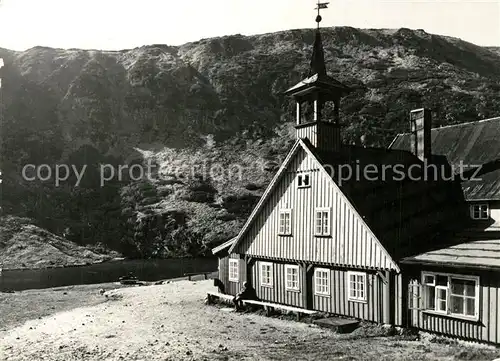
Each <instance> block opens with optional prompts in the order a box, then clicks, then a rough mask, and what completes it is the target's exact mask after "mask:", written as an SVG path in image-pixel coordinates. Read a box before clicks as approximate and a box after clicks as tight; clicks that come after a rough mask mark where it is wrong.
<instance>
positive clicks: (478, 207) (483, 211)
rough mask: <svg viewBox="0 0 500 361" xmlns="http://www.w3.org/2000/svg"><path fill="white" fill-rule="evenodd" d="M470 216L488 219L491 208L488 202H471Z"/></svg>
mask: <svg viewBox="0 0 500 361" xmlns="http://www.w3.org/2000/svg"><path fill="white" fill-rule="evenodd" d="M470 216H471V218H472V219H488V218H489V217H490V210H489V207H488V204H487V203H481V204H471V206H470Z"/></svg>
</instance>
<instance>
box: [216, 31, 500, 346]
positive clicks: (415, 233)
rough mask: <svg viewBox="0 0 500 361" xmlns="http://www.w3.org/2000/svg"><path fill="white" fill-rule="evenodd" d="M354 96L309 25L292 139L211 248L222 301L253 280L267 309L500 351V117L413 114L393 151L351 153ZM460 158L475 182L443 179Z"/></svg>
mask: <svg viewBox="0 0 500 361" xmlns="http://www.w3.org/2000/svg"><path fill="white" fill-rule="evenodd" d="M349 91H350V90H349V87H347V86H346V85H344V84H342V83H340V82H339V81H337V80H335V79H333V78H331V77H329V76H328V75H327V72H326V64H325V59H324V51H323V45H322V39H321V32H320V29H319V27H318V29H317V31H316V34H315V40H314V45H313V54H312V59H311V66H310V74H309V76H308V77H307V78H306V79H304V80H302V81H300V82H299V83H298V84H296V85H295V86H293V87H291V88H290V89H288V90H287V91H286V94H287V95H288V96H290V97H291V98H292V99H293V101H295V103H296V125H295V128H296V136H297V140H296V142H295V144H294V145H293V147H292V149H291V150H290V152H289V153H288V155H287V156H286V158H285V160H284V162H283V164H282V165H281V167H280V168H279V170H278V171H277V173H276V174H275V176H274V178H273V179H272V180H271V182H270V184H269V185H268V187H267V189H266V190H265V192H264V194H263V196H262V197H261V199H260V201H259V202H258V204H257V205H256V207H255V208H254V210H253V211H252V213H251V215H250V216H249V218H248V220H247V221H246V223H245V224H244V226H243V228H242V229H241V230H240V232H239V234H238V235H237V236H236V237H235V238H233V239H231V240H229V241H228V242H226V243H224V244H222V245H220V246H218V247H216V248H214V249H213V253H214V254H216V255H217V256H218V257H219V279H220V281H221V282H222V283H223V284H224V288H225V291H226V293H228V294H231V295H235V294H236V293H237V292H238V291H239V290H240V288H241V286H242V285H243V283H244V282H249V283H250V284H251V285H253V287H254V288H255V289H256V292H257V295H258V297H259V298H260V299H261V300H263V301H266V302H270V303H277V304H283V305H289V306H294V307H298V308H304V309H309V310H316V311H321V312H327V313H331V314H334V315H341V316H347V317H352V318H356V319H360V320H366V321H372V322H376V323H383V324H390V325H395V326H404V327H416V328H419V329H423V330H428V331H434V332H439V333H442V334H447V335H451V336H457V337H463V338H467V339H473V340H481V341H486V342H492V343H500V307H499V302H500V277H499V276H500V171H499V170H498V168H499V167H498V159H500V158H499V157H500V143H499V142H498V138H499V137H500V118H496V119H491V120H485V121H482V122H477V123H469V124H464V125H456V126H450V127H443V128H436V129H432V128H431V117H430V112H429V111H428V110H427V109H418V110H415V111H412V112H411V114H410V130H411V131H410V133H408V134H401V135H398V136H397V137H396V139H395V140H394V141H393V143H392V144H391V146H390V147H389V148H388V149H382V148H366V147H360V146H354V145H346V144H342V143H341V134H340V132H341V130H340V129H341V125H340V123H341V119H340V118H339V109H340V105H341V98H342V97H343V96H345V95H346V94H348V93H349ZM327 107H330V108H329V111H326V110H327ZM488 151H489V152H490V153H488V154H485V152H488ZM460 160H463V161H464V162H466V163H467V162H469V163H468V164H476V165H487V167H486V168H485V170H484V172H485V174H484V178H483V181H474V180H473V177H472V175H473V174H472V173H471V172H470V170H467V171H464V172H463V173H461V174H460V175H464V176H467V177H468V178H467V179H465V180H464V179H462V178H463V177H452V175H456V167H455V166H456V165H457V164H458V163H459V162H460ZM426 165H427V166H429V165H430V166H433V168H432V167H431V168H432V169H439V170H440V171H439V172H437V171H436V172H435V174H433V175H434V176H433V177H431V179H429V177H426V176H427V175H428V174H427V173H426V168H425V166H426ZM488 167H489V168H488ZM349 168H350V169H351V170H354V169H367V168H371V169H376V170H377V172H378V173H377V176H376V177H373V173H374V172H371V173H372V174H371V176H370V177H368V176H367V175H366V174H363V175H361V176H359V175H356V176H354V172H352V174H351V176H350V177H345V174H343V173H342V171H341V170H345V169H349ZM381 170H383V171H384V173H383V177H382V176H381V175H382V174H381V173H380V171H381ZM375 173H376V172H375ZM459 178H460V179H459ZM471 225H472V226H471Z"/></svg>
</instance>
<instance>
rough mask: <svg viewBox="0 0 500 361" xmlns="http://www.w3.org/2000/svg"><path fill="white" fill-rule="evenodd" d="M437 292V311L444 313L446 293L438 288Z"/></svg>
mask: <svg viewBox="0 0 500 361" xmlns="http://www.w3.org/2000/svg"><path fill="white" fill-rule="evenodd" d="M436 292H437V305H436V306H437V310H438V311H446V294H447V291H446V290H445V289H441V288H438V289H436Z"/></svg>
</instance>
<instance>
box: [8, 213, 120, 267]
mask: <svg viewBox="0 0 500 361" xmlns="http://www.w3.org/2000/svg"><path fill="white" fill-rule="evenodd" d="M93 248H94V249H93V250H91V249H89V248H86V247H82V246H79V245H77V244H75V243H73V242H70V241H68V240H66V239H64V238H62V237H58V236H56V235H54V234H52V233H50V232H48V231H47V230H45V229H41V228H39V227H37V226H36V225H34V224H33V222H32V221H31V220H30V219H27V218H19V217H14V216H5V217H0V268H3V269H4V270H6V269H21V268H30V269H33V268H46V267H55V266H78V265H85V264H93V263H100V262H104V261H108V260H110V259H112V258H113V257H117V256H119V255H118V254H117V253H116V252H108V251H106V250H105V249H102V250H101V251H100V250H98V248H99V247H93ZM102 251H105V252H102Z"/></svg>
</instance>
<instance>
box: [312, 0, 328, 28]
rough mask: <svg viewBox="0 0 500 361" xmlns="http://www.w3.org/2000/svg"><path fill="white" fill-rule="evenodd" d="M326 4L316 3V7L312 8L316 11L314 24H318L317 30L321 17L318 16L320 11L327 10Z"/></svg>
mask: <svg viewBox="0 0 500 361" xmlns="http://www.w3.org/2000/svg"><path fill="white" fill-rule="evenodd" d="M328 4H330V3H320V2H319V1H318V3H317V4H316V5H317V6H316V7H315V8H314V9H315V10H318V16H316V22H317V23H318V28H319V23H320V22H321V15H320V14H319V12H320V10H321V9H328Z"/></svg>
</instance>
